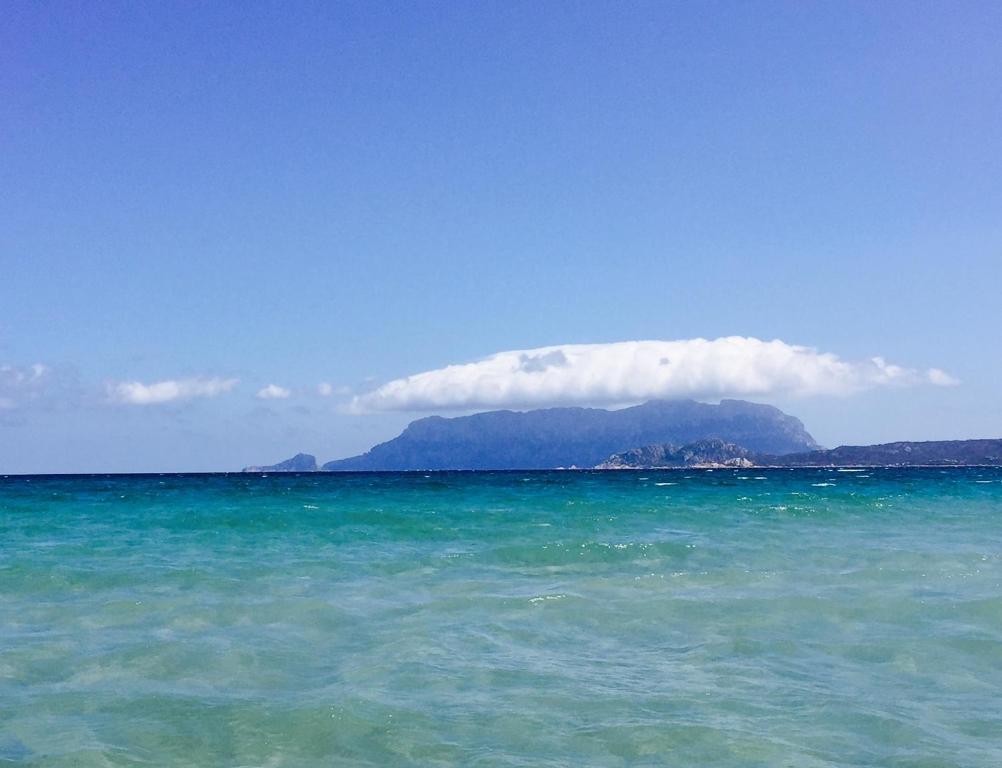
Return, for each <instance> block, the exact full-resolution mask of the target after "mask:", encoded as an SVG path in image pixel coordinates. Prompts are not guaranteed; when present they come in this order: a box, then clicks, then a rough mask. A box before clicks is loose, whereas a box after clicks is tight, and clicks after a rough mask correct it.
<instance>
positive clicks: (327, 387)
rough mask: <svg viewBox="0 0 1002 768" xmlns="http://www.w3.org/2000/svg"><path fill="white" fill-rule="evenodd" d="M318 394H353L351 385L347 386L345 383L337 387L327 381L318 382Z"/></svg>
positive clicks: (324, 395) (322, 395)
mask: <svg viewBox="0 0 1002 768" xmlns="http://www.w3.org/2000/svg"><path fill="white" fill-rule="evenodd" d="M317 394H318V395H320V396H321V397H332V396H337V397H345V396H347V395H350V394H351V387H346V386H344V385H342V386H339V387H335V386H334V385H333V384H330V383H328V382H326V381H323V382H321V383H319V384H317Z"/></svg>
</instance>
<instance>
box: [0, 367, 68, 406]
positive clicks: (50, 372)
mask: <svg viewBox="0 0 1002 768" xmlns="http://www.w3.org/2000/svg"><path fill="white" fill-rule="evenodd" d="M79 394H80V393H79V387H78V385H77V382H76V376H75V373H74V372H73V371H72V370H70V369H67V368H65V367H64V368H55V369H54V368H52V367H50V366H48V365H44V364H43V363H34V364H32V365H25V366H18V365H0V410H5V411H10V410H18V409H24V408H31V407H36V408H38V407H41V408H59V407H66V406H70V405H72V404H74V403H75V402H76V401H77V399H78V397H79Z"/></svg>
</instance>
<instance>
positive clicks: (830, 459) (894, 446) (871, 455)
mask: <svg viewBox="0 0 1002 768" xmlns="http://www.w3.org/2000/svg"><path fill="white" fill-rule="evenodd" d="M759 461H763V462H764V463H766V462H767V463H769V464H776V465H780V466H784V467H846V466H877V467H894V466H909V465H910V466H915V465H923V464H924V465H931V466H944V467H946V466H957V465H965V464H966V465H972V464H982V465H990V466H1002V440H930V441H928V442H921V443H911V442H901V443H883V444H881V445H842V446H839V447H838V448H832V449H831V450H827V451H810V452H807V453H794V454H790V455H786V456H773V457H760V459H759Z"/></svg>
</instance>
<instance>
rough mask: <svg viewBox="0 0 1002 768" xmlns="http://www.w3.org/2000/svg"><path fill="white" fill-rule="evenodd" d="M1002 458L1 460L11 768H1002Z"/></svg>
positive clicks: (4, 698)
mask: <svg viewBox="0 0 1002 768" xmlns="http://www.w3.org/2000/svg"><path fill="white" fill-rule="evenodd" d="M1000 712H1002V472H1000V471H997V470H988V469H970V470H960V469H954V470H946V471H940V470H872V471H866V472H834V471H829V470H796V471H789V470H782V471H780V470H771V471H760V470H726V471H720V470H718V471H715V472H706V471H695V472H634V473H630V472H626V473H583V472H582V473H578V472H553V473H436V474H432V475H430V476H425V475H421V474H407V475H403V474H386V475H333V476H329V475H301V476H271V477H259V476H249V475H230V476H221V475H215V476H144V477H91V478H72V477H67V478H42V477H33V478H18V477H11V478H6V479H4V478H0V766H6V765H17V766H74V767H75V768H76V767H82V768H83V767H86V766H289V767H290V768H291V767H298V766H453V765H455V766H770V767H773V766H791V767H794V766H795V767H796V768H811V767H812V766H818V767H820V766H900V767H904V766H914V767H916V768H917V767H918V766H928V767H930V768H931V767H932V766H965V767H976V766H986V767H987V766H991V767H992V768H997V767H998V766H1000V765H1002V715H1000Z"/></svg>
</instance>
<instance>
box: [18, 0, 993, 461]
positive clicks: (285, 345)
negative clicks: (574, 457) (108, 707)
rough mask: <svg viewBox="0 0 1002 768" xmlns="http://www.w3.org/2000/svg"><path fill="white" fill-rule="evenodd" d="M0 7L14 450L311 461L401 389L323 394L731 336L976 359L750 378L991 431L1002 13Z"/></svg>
mask: <svg viewBox="0 0 1002 768" xmlns="http://www.w3.org/2000/svg"><path fill="white" fill-rule="evenodd" d="M3 15H4V21H3V23H2V24H0V366H7V370H6V373H2V374H0V406H2V407H0V471H8V472H29V471H37V472H40V471H98V470H123V471H129V470H183V469H231V468H239V467H240V466H242V465H243V464H247V463H262V462H268V461H274V460H278V459H281V458H284V457H285V456H288V455H291V454H292V453H295V452H296V451H298V450H305V451H309V452H313V453H316V454H317V455H318V457H319V458H321V459H330V458H335V457H339V456H344V455H349V454H351V453H355V452H359V451H361V450H364V449H366V448H368V447H369V446H370V445H371V444H372V443H373V442H376V441H378V440H382V439H386V438H388V437H391V436H392V435H394V434H395V433H396V432H397V431H398V430H399V428H400V427H401V426H403V425H404V424H406V422H407V421H408V420H410V419H411V418H413V416H414V414H412V413H405V412H387V413H382V414H378V415H351V414H346V413H343V412H342V408H341V405H340V404H339V396H338V395H337V394H335V395H334V396H331V397H320V396H318V395H316V394H315V388H316V386H317V385H318V383H320V382H327V383H329V384H331V386H332V387H333V388H335V389H336V388H345V390H346V391H347V390H348V389H350V390H351V391H352V392H355V393H358V392H361V391H364V390H366V389H367V388H371V387H373V386H375V385H378V384H382V383H384V382H386V381H389V380H392V379H395V378H398V377H401V376H405V375H408V374H413V373H416V372H420V371H424V370H429V369H435V368H440V367H442V366H445V365H448V364H451V363H462V362H468V361H471V360H476V359H479V358H482V357H485V356H487V355H491V354H493V353H495V352H499V351H504V350H513V349H527V348H534V347H540V346H546V345H554V344H569V343H604V342H616V341H623V340H633V339H666V340H671V339H688V338H693V337H707V338H715V337H718V336H727V335H742V336H754V337H758V338H762V339H782V340H783V341H785V342H788V343H790V344H800V345H807V346H810V347H815V348H817V349H818V350H820V351H822V352H830V353H833V354H836V355H838V356H839V357H840V358H843V359H845V360H858V359H866V358H870V357H872V356H875V355H880V356H883V357H885V358H887V360H889V361H891V362H893V363H895V364H899V365H902V366H910V367H914V368H916V369H925V368H928V367H937V368H942V369H944V370H945V371H947V372H948V373H949V374H951V375H952V376H954V377H956V378H957V379H959V380H960V381H961V382H962V383H961V384H960V385H959V386H954V387H929V386H910V387H900V388H899V387H891V388H877V389H873V390H869V391H865V392H861V393H859V394H855V395H852V396H849V397H838V398H832V397H796V398H792V397H786V396H777V397H775V398H757V399H760V400H765V401H771V402H775V403H776V404H778V405H780V406H782V407H784V408H786V409H788V410H789V411H791V412H793V413H795V414H797V415H799V416H801V418H803V420H804V421H805V423H806V424H807V426H808V428H809V429H810V430H811V431H812V432H813V433H814V434H815V436H816V437H817V438H818V439H819V440H820V441H821V442H823V443H826V444H829V445H834V444H838V443H842V442H874V441H881V440H891V439H926V438H929V439H931V438H946V437H987V436H995V437H998V436H1002V403H1000V398H999V382H1000V381H1002V354H1000V352H999V348H998V343H999V331H1000V327H1002V324H1000V320H999V317H1000V301H999V295H1000V290H1002V46H1000V45H999V36H1000V31H1002V5H999V4H998V3H990V2H985V3H931V2H929V3H925V2H908V3H903V2H902V3H894V2H887V3H799V2H796V3H794V2H791V3H744V2H734V3H682V2H680V3H665V2H656V3H612V2H610V3H556V2H555V3H449V4H445V3H399V4H397V3H385V4H378V3H357V4H353V3H336V4H335V3H316V4H311V3H307V2H299V3H273V4H263V3H232V4H228V3H208V4H201V3H171V4H152V3H151V4H141V3H121V4H115V3H101V4H93V3H68V2H67V3H63V2H60V3H51V4H47V3H18V2H14V3H11V4H8V5H7V6H6V8H5V11H4V14H3ZM36 363H40V364H43V365H45V366H46V369H45V373H44V374H40V375H39V376H38V381H34V380H29V379H30V378H31V376H32V374H31V368H30V366H32V365H33V364H36ZM4 377H6V379H5V378H4ZM18 377H20V378H18ZM213 378H216V379H222V380H231V379H237V380H239V383H235V384H232V386H230V385H227V386H229V389H228V390H227V391H223V392H221V393H216V396H214V397H192V398H190V399H181V398H179V399H176V400H173V401H170V402H163V403H153V404H145V405H137V404H125V403H121V402H112V398H111V397H110V396H109V394H108V393H109V392H110V391H113V389H114V387H115V386H117V384H118V383H120V382H134V381H135V382H141V383H143V384H145V385H149V384H153V383H155V382H160V381H188V380H195V381H201V382H204V381H206V380H209V379H213ZM4 381H6V384H4V383H3V382H4ZM271 383H274V384H276V385H279V386H281V387H283V388H285V389H287V390H289V391H290V396H289V397H288V398H284V399H273V400H261V399H258V398H257V397H256V396H255V393H257V392H258V391H259V390H260V389H261V388H262V387H264V386H265V385H267V384H271ZM4 387H6V393H5V390H4V389H3V388H4ZM343 399H344V398H343V397H341V398H340V400H341V401H343Z"/></svg>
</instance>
